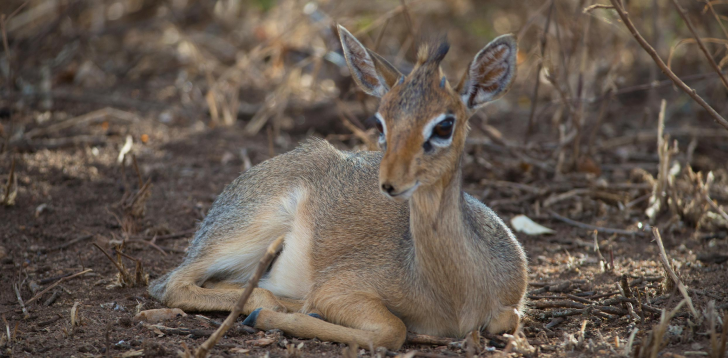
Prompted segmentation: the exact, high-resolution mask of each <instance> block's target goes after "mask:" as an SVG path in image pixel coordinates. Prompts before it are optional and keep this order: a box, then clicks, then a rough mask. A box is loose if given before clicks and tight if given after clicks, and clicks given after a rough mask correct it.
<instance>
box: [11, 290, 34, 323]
mask: <svg viewBox="0 0 728 358" xmlns="http://www.w3.org/2000/svg"><path fill="white" fill-rule="evenodd" d="M13 289H14V290H15V297H16V298H17V299H18V303H19V304H20V309H22V310H23V319H28V318H30V314H28V309H26V308H25V304H23V297H22V296H20V290H19V289H18V284H13Z"/></svg>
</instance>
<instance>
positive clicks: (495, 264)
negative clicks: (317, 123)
mask: <svg viewBox="0 0 728 358" xmlns="http://www.w3.org/2000/svg"><path fill="white" fill-rule="evenodd" d="M339 35H340V38H341V44H342V47H343V50H344V55H345V57H346V62H347V64H348V66H349V69H350V71H351V74H352V76H353V78H354V80H355V81H356V83H357V84H358V85H359V86H360V87H361V89H362V90H363V91H364V92H366V93H368V94H370V95H372V96H377V97H381V104H380V106H379V110H378V112H377V113H376V116H375V117H376V127H377V128H378V129H379V132H380V133H381V134H380V136H379V144H380V145H381V149H382V151H381V152H368V151H364V152H344V151H340V150H337V149H335V148H334V147H332V146H331V145H330V144H328V143H327V142H325V141H322V140H309V141H308V142H306V143H305V144H303V145H301V146H300V147H298V148H297V149H295V150H293V151H291V152H289V153H286V154H282V155H279V156H277V157H274V158H272V159H269V160H267V161H265V162H263V163H261V164H259V165H257V166H255V167H253V168H251V169H249V170H248V171H246V172H245V173H244V174H242V175H241V176H240V177H238V178H237V179H236V180H235V181H234V182H233V183H232V184H230V185H228V186H227V188H225V190H224V191H223V193H222V194H220V196H219V197H218V198H217V200H216V201H215V203H214V204H213V205H212V208H211V209H210V212H209V214H208V215H207V218H206V219H205V220H204V221H203V222H202V224H201V226H200V229H199V230H198V231H197V233H196V234H195V237H194V239H193V241H192V244H191V246H190V248H189V252H188V253H187V257H186V259H185V260H184V262H183V263H182V264H181V265H180V266H179V267H178V268H176V269H175V270H174V271H172V272H170V273H168V274H166V275H164V276H163V277H161V278H159V279H157V280H156V281H154V282H153V283H152V285H151V287H150V289H149V292H150V293H151V294H152V296H154V297H155V298H157V299H159V300H160V301H161V302H163V303H164V304H165V305H167V306H170V307H179V308H181V309H183V310H189V311H218V310H220V311H226V310H232V308H233V306H234V305H235V302H236V301H237V299H238V298H239V296H240V294H241V292H242V288H243V285H244V284H245V283H246V282H247V281H248V279H249V278H250V276H251V275H252V274H253V272H254V270H255V268H256V266H257V263H258V261H259V260H260V258H261V257H262V256H263V255H264V253H265V251H266V248H267V247H268V245H269V244H270V243H271V242H272V241H274V240H275V239H277V238H278V237H280V236H284V244H283V245H284V246H283V249H282V251H281V252H280V254H279V256H278V257H277V259H276V260H275V261H274V262H273V264H272V266H271V267H270V269H269V272H267V273H266V275H265V276H264V277H263V278H262V280H261V281H260V285H259V288H256V289H255V290H254V291H253V294H252V296H251V298H250V299H249V300H248V302H247V304H246V305H245V308H244V312H243V313H244V314H246V315H248V317H247V319H246V320H245V321H244V323H245V324H247V325H250V326H254V327H255V328H259V329H263V330H268V329H273V328H278V329H281V330H283V331H284V332H286V333H288V334H290V335H292V336H296V337H300V338H314V337H315V338H318V339H321V340H323V341H335V342H344V343H350V342H356V343H358V344H359V346H363V347H368V346H369V344H373V345H374V346H384V347H387V348H389V349H399V348H400V347H401V346H402V344H403V343H404V341H405V337H406V333H407V330H410V331H414V332H417V333H422V334H430V335H437V336H450V337H462V336H464V335H465V334H467V333H468V332H470V331H472V330H475V329H487V330H488V331H489V332H492V333H498V332H503V331H512V330H514V329H515V328H516V326H517V325H518V322H519V319H520V317H521V315H522V313H523V309H524V307H523V306H524V294H525V292H526V285H527V264H526V255H525V253H524V251H523V249H522V248H521V245H520V244H519V243H518V241H516V239H515V237H514V236H513V234H512V232H511V231H510V230H509V229H508V227H506V225H505V224H504V223H503V222H502V221H501V219H499V218H498V216H497V215H496V214H495V213H494V212H493V211H492V210H491V209H489V208H488V207H487V206H485V205H483V204H482V203H481V202H479V201H478V200H477V199H475V198H473V197H471V196H470V195H468V194H466V193H464V192H463V191H462V169H461V165H462V160H463V149H464V146H465V137H466V136H467V133H468V118H469V117H470V116H471V115H472V114H473V113H474V112H475V111H476V110H478V108H480V107H482V106H483V105H485V104H486V103H487V102H489V101H492V100H494V99H496V98H497V97H499V96H500V95H502V94H503V93H505V92H506V91H507V90H508V88H509V86H510V85H511V82H512V80H513V78H514V75H515V72H516V63H515V58H516V51H517V48H516V47H517V45H516V41H515V39H514V38H513V37H512V36H510V35H506V36H501V37H498V38H496V39H495V40H493V41H492V42H491V43H490V44H488V45H487V46H486V47H485V48H483V49H482V50H481V51H480V52H478V54H477V55H475V58H474V59H473V60H472V62H471V63H470V65H469V67H468V69H467V71H466V72H465V74H464V75H463V76H462V79H461V80H460V82H459V84H458V85H457V86H455V87H452V86H451V85H450V83H449V82H448V80H447V79H446V78H445V76H444V75H443V72H442V70H441V68H440V62H441V61H442V59H443V57H444V56H445V54H446V53H447V52H448V49H449V46H448V44H447V43H444V42H443V43H439V44H434V45H430V46H424V47H422V48H421V49H420V51H419V53H418V62H417V65H416V66H415V68H414V70H412V72H411V73H410V74H408V75H403V74H401V73H400V72H399V71H398V70H397V69H396V68H395V67H394V66H392V65H391V64H389V62H387V61H386V60H385V59H383V58H382V57H381V56H380V55H378V54H376V53H374V52H372V51H371V50H369V49H367V48H365V47H364V46H363V45H362V44H361V43H360V42H359V41H358V40H357V39H356V38H355V37H354V36H353V35H352V34H351V33H349V32H348V31H347V30H346V29H344V28H343V27H341V26H340V27H339Z"/></svg>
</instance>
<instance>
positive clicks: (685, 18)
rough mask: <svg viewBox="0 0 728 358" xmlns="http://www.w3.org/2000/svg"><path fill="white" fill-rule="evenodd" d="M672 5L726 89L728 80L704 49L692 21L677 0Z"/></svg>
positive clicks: (673, 0)
mask: <svg viewBox="0 0 728 358" xmlns="http://www.w3.org/2000/svg"><path fill="white" fill-rule="evenodd" d="M672 3H673V4H675V7H676V8H677V12H678V13H679V14H680V17H682V19H683V21H685V24H686V25H688V29H690V32H692V33H693V37H695V41H696V42H697V43H698V46H699V47H700V50H701V51H703V54H704V55H705V58H707V59H708V62H710V66H711V67H713V69H714V70H715V72H717V73H718V76H720V80H721V81H722V82H723V86H725V88H726V89H728V79H726V78H725V75H723V72H721V71H720V67H718V64H717V63H715V60H714V59H713V56H711V55H710V53H709V52H708V49H707V48H705V44H704V43H703V40H701V39H700V36H698V33H697V32H695V28H694V27H693V23H692V21H690V18H688V15H687V13H686V11H685V9H683V8H682V6H680V3H678V2H677V0H672Z"/></svg>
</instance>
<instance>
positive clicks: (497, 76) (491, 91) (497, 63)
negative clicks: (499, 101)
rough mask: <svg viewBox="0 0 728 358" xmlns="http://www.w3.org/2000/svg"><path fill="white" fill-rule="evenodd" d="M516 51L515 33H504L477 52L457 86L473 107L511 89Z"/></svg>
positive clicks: (466, 103)
mask: <svg viewBox="0 0 728 358" xmlns="http://www.w3.org/2000/svg"><path fill="white" fill-rule="evenodd" d="M517 51H518V44H517V43H516V39H515V37H513V35H503V36H500V37H498V38H496V39H495V40H493V41H491V42H490V43H489V44H488V45H487V46H485V47H484V48H483V49H482V50H480V52H478V54H477V55H475V58H474V59H473V61H472V62H470V65H469V66H468V69H467V71H466V72H465V74H464V75H463V78H462V79H461V80H460V83H459V84H458V85H457V87H456V88H455V90H456V91H457V93H459V94H460V98H461V99H462V101H463V103H465V106H466V107H468V109H469V110H471V111H474V110H476V109H478V108H480V107H482V106H483V105H484V104H486V103H488V102H490V101H492V100H494V99H496V98H498V97H499V96H500V95H502V94H504V93H506V92H507V91H508V89H509V88H510V87H511V83H512V82H513V78H514V77H515V75H516V52H517Z"/></svg>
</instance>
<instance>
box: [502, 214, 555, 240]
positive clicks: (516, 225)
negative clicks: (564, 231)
mask: <svg viewBox="0 0 728 358" xmlns="http://www.w3.org/2000/svg"><path fill="white" fill-rule="evenodd" d="M511 226H513V229H514V230H516V231H520V232H522V233H525V234H526V235H546V234H553V233H554V230H551V229H549V228H547V227H545V226H542V225H539V224H537V223H535V222H534V221H533V220H531V219H530V218H529V217H528V216H526V215H516V216H514V217H513V219H511Z"/></svg>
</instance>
